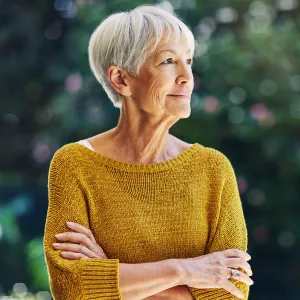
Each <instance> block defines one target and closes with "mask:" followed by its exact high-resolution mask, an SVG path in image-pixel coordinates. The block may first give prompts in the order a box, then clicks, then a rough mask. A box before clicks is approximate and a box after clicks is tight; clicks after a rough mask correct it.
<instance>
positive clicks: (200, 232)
mask: <svg viewBox="0 0 300 300" xmlns="http://www.w3.org/2000/svg"><path fill="white" fill-rule="evenodd" d="M195 44H196V43H195V40H194V37H193V34H192V32H191V31H190V29H189V28H188V27H187V26H186V25H185V24H184V23H183V22H182V21H180V20H179V19H178V18H177V17H176V16H175V15H173V14H171V13H168V12H166V11H164V10H162V9H160V8H159V7H157V6H151V5H143V6H139V7H137V8H135V9H133V10H132V11H129V12H122V13H116V14H113V15H111V16H109V17H108V18H106V19H105V20H104V21H103V22H102V23H101V24H100V25H99V26H98V27H97V28H96V30H95V31H94V33H93V34H92V36H91V39H90V43H89V61H90V65H91V69H92V71H93V73H94V74H95V76H96V78H97V80H98V81H99V82H100V83H101V84H102V86H103V88H104V89H105V91H106V92H107V94H108V97H109V99H111V101H112V102H113V105H114V106H115V107H118V108H120V112H121V113H120V119H119V122H118V124H117V126H116V127H115V128H113V129H111V130H109V131H106V132H102V133H99V134H97V135H95V136H93V137H90V138H88V139H85V140H80V141H77V142H73V143H69V144H66V145H64V146H62V147H61V148H60V149H58V150H57V151H56V152H55V154H54V156H53V158H52V161H51V164H50V168H49V181H48V183H49V184H48V188H49V207H48V212H47V219H46V225H45V236H44V249H45V256H46V262H47V267H48V272H49V277H50V288H51V292H52V294H53V297H54V299H59V300H67V299H72V300H76V299H84V300H85V299H129V300H135V299H136V300H140V299H152V300H154V299H237V298H242V299H247V298H248V295H249V285H251V284H252V283H253V281H252V280H251V279H250V277H249V276H251V275H252V271H251V267H250V265H249V263H248V262H247V261H248V260H249V259H250V255H249V254H248V253H247V252H246V251H247V228H246V224H245V219H244V215H243V209H242V204H241V200H240V197H239V192H238V187H237V182H236V177H235V173H234V170H233V167H232V165H231V163H230V161H229V159H228V158H227V157H226V156H225V155H224V154H222V153H221V152H219V151H218V150H215V149H213V148H209V147H205V146H203V145H201V144H199V143H194V144H188V143H186V142H184V141H182V140H180V139H178V138H176V137H175V136H173V135H171V134H169V128H170V127H171V126H172V125H173V124H175V123H176V122H177V121H178V120H179V119H181V118H187V117H188V116H189V115H190V112H191V108H190V98H191V94H192V91H193V86H194V82H193V73H192V59H193V54H194V48H195Z"/></svg>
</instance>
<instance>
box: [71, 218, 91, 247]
mask: <svg viewBox="0 0 300 300" xmlns="http://www.w3.org/2000/svg"><path fill="white" fill-rule="evenodd" d="M66 225H67V227H68V228H70V229H72V230H74V231H76V232H79V233H83V234H85V235H86V236H87V237H89V238H90V239H91V240H92V242H94V243H96V240H95V237H94V235H93V233H92V231H91V230H90V229H89V228H86V227H84V226H83V225H81V224H79V223H75V222H67V223H66Z"/></svg>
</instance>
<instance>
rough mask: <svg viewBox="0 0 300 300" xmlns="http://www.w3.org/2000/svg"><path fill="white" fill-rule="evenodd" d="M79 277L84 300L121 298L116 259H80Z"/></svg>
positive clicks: (113, 299) (117, 299)
mask: <svg viewBox="0 0 300 300" xmlns="http://www.w3.org/2000/svg"><path fill="white" fill-rule="evenodd" d="M79 265H80V267H79V268H80V269H79V270H78V271H79V276H80V279H81V286H82V291H83V294H84V300H86V299H112V300H119V299H122V298H121V292H120V286H119V260H118V259H101V258H91V259H80V264H79Z"/></svg>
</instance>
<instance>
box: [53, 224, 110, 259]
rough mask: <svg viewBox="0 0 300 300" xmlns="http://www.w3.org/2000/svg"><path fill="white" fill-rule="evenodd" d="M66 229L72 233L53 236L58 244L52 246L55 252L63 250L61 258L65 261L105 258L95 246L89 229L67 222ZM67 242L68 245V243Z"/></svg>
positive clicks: (100, 249) (102, 252)
mask: <svg viewBox="0 0 300 300" xmlns="http://www.w3.org/2000/svg"><path fill="white" fill-rule="evenodd" d="M66 225H67V227H68V228H69V229H71V230H73V232H64V233H59V234H57V235H55V237H56V239H57V240H58V243H54V244H53V248H54V249H55V250H63V251H62V252H61V256H62V257H63V258H66V259H81V258H84V259H89V258H105V259H107V256H106V254H105V253H104V251H103V250H102V248H101V247H100V246H99V245H98V244H97V242H96V240H95V238H94V236H93V233H92V231H91V230H90V229H88V228H86V227H84V226H82V225H80V224H78V223H74V222H67V223H66ZM68 242H69V243H68Z"/></svg>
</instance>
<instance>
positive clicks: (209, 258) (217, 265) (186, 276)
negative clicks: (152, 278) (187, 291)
mask: <svg viewBox="0 0 300 300" xmlns="http://www.w3.org/2000/svg"><path fill="white" fill-rule="evenodd" d="M250 259H251V256H250V255H249V254H248V253H247V252H244V251H242V250H239V249H227V250H224V251H219V252H213V253H210V254H206V255H202V256H197V257H193V258H185V259H177V260H178V262H179V266H180V270H181V272H182V274H183V276H182V282H181V283H180V284H185V285H187V286H190V287H195V288H199V289H204V288H223V289H225V290H226V291H228V292H229V293H231V294H233V295H234V296H236V297H238V298H244V295H243V293H242V292H241V291H240V290H239V289H238V288H237V287H236V286H235V285H234V284H233V283H232V282H230V281H229V279H230V277H231V269H238V268H241V269H242V270H244V271H245V272H246V274H244V273H243V272H240V271H238V272H239V277H238V278H237V279H236V280H239V281H241V282H244V283H246V284H248V285H252V284H253V281H252V279H251V278H250V277H249V276H252V270H251V267H250V265H249V264H248V262H247V261H248V260H250Z"/></svg>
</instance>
